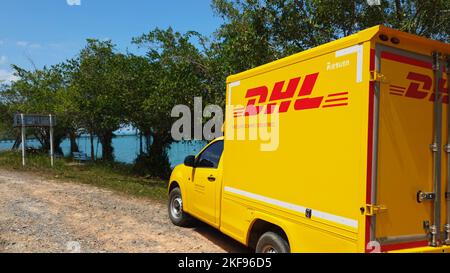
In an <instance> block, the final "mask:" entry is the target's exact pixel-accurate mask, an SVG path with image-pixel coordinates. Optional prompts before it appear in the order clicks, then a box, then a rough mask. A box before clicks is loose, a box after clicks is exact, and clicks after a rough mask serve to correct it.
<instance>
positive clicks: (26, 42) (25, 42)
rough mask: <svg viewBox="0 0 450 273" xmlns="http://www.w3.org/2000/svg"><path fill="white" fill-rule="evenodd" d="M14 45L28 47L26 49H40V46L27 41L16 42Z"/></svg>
mask: <svg viewBox="0 0 450 273" xmlns="http://www.w3.org/2000/svg"><path fill="white" fill-rule="evenodd" d="M16 45H17V46H20V47H28V48H41V45H40V44H37V43H31V42H28V41H17V42H16Z"/></svg>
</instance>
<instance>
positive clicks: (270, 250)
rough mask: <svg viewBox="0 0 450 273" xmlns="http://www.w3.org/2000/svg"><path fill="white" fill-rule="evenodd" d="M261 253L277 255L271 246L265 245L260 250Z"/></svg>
mask: <svg viewBox="0 0 450 273" xmlns="http://www.w3.org/2000/svg"><path fill="white" fill-rule="evenodd" d="M262 253H278V251H277V250H276V249H275V248H274V247H273V246H272V245H266V246H264V247H263V249H262Z"/></svg>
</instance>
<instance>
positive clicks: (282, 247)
mask: <svg viewBox="0 0 450 273" xmlns="http://www.w3.org/2000/svg"><path fill="white" fill-rule="evenodd" d="M289 252H291V250H290V247H289V243H288V242H287V241H286V239H284V238H283V237H281V236H280V235H278V234H277V233H275V232H272V231H269V232H266V233H264V234H263V235H261V237H259V240H258V243H257V244H256V253H289Z"/></svg>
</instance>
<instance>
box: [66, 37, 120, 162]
mask: <svg viewBox="0 0 450 273" xmlns="http://www.w3.org/2000/svg"><path fill="white" fill-rule="evenodd" d="M121 59H122V56H121V55H120V54H118V53H116V52H115V46H114V44H113V43H112V42H111V41H99V40H95V39H88V40H87V45H86V47H85V48H84V49H83V50H81V52H80V54H79V56H78V60H77V62H78V64H77V65H75V68H74V72H73V75H72V77H73V86H72V88H73V89H72V92H71V94H72V100H73V103H75V104H76V105H77V106H76V109H80V110H79V114H78V120H79V125H80V126H81V127H82V128H84V129H85V130H86V131H87V132H88V133H89V134H90V136H91V157H92V159H94V158H95V156H94V145H93V138H94V136H95V135H96V136H97V137H98V138H99V141H100V143H101V144H102V156H103V160H105V161H112V160H114V152H113V147H112V140H113V137H114V131H116V130H117V129H119V128H120V126H121V124H123V121H124V115H123V110H124V105H125V103H126V97H125V94H124V92H122V89H121V84H120V79H121V77H120V75H121V74H122V72H121V66H120V64H121Z"/></svg>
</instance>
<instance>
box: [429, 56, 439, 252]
mask: <svg viewBox="0 0 450 273" xmlns="http://www.w3.org/2000/svg"><path fill="white" fill-rule="evenodd" d="M433 71H434V143H433V146H434V147H433V152H434V153H433V156H434V158H433V185H434V194H435V197H434V206H433V210H434V213H433V225H432V226H431V227H430V233H431V243H430V244H431V246H438V245H439V243H440V242H439V241H440V239H441V237H440V233H441V184H442V180H441V143H442V96H441V94H440V89H439V82H440V80H441V77H442V71H441V67H440V53H438V52H433Z"/></svg>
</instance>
